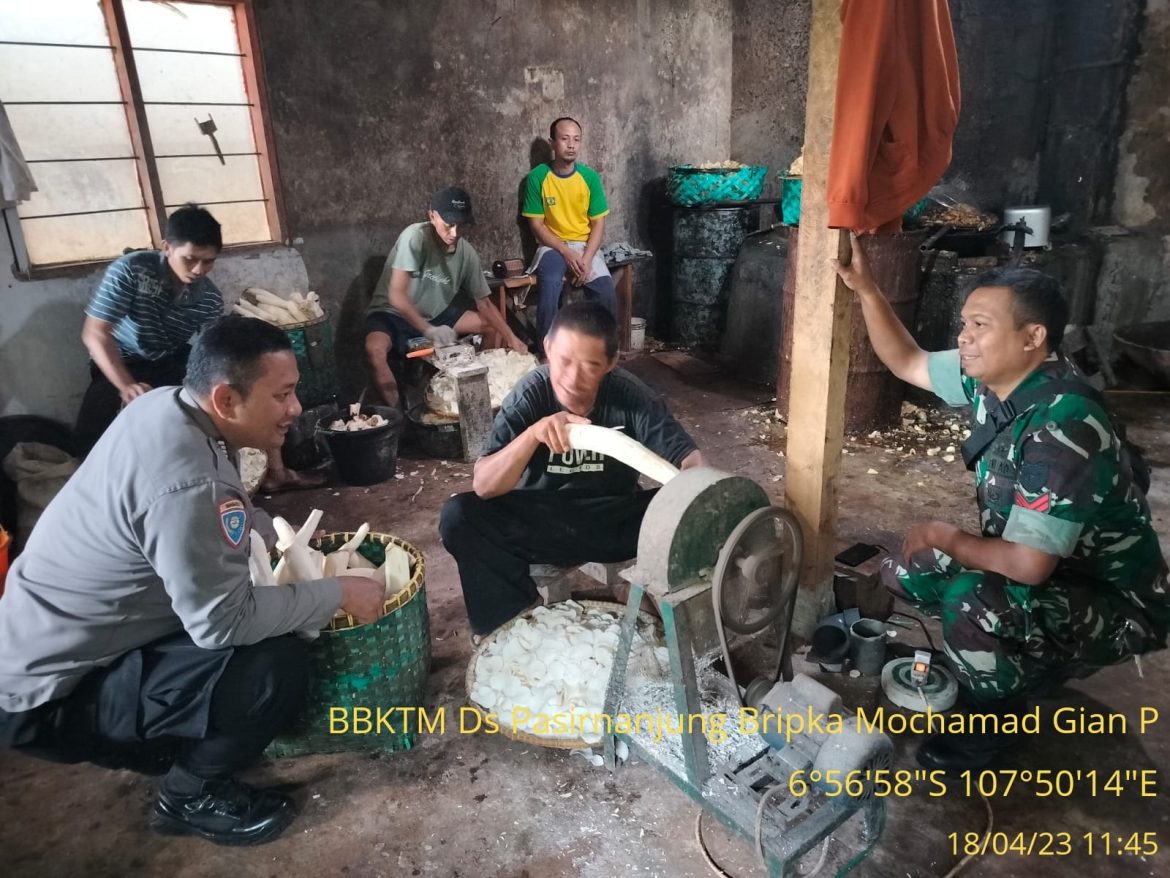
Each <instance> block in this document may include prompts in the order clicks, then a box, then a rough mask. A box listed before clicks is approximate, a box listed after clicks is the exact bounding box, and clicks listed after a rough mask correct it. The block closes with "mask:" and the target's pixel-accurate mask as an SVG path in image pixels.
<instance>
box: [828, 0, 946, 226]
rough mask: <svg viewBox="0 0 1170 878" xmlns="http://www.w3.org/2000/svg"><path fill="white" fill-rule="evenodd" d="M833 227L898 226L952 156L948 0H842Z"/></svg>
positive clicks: (830, 196)
mask: <svg viewBox="0 0 1170 878" xmlns="http://www.w3.org/2000/svg"><path fill="white" fill-rule="evenodd" d="M841 24H842V33H841V54H840V60H839V61H838V66H837V102H836V108H835V111H834V115H833V145H832V149H831V150H830V155H829V180H828V204H829V225H830V226H831V227H832V228H841V229H855V230H857V231H864V230H869V231H872V230H875V229H879V228H881V227H883V226H888V225H892V224H896V223H897V222H898V221H900V219H901V216H902V214H903V213H904V212H905V211H906V209H907V208H909V207H910V206H912V205H913V204H914V203H915V202H917V201H918V200H919V199H921V198H922V197H923V196H924V195H926V193H927V192H929V191H930V188H931V187H932V186H934V184H935V183H937V182H938V180H939V178H940V177H941V176H942V173H943V171H945V170H946V168H947V165H948V164H950V161H951V139H952V137H953V136H954V133H955V127H956V125H957V124H958V121H959V63H958V58H957V56H956V53H955V36H954V33H953V32H952V30H951V14H950V10H949V9H948V8H947V3H946V0H843V3H842V5H841Z"/></svg>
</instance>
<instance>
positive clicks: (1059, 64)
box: [731, 0, 1170, 226]
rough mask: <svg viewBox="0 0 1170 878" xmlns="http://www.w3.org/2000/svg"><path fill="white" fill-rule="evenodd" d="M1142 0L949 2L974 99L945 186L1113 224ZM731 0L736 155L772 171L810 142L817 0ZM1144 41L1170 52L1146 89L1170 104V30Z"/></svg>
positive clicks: (972, 196) (977, 198) (991, 203)
mask: <svg viewBox="0 0 1170 878" xmlns="http://www.w3.org/2000/svg"><path fill="white" fill-rule="evenodd" d="M1167 5H1170V0H1152V3H1151V6H1152V7H1165V6H1167ZM1141 6H1142V2H1141V0H1017V2H1013V3H1011V4H1001V3H990V2H987V0H950V8H951V18H952V23H953V25H954V29H955V41H956V45H957V49H958V56H959V69H960V78H961V86H962V102H963V105H962V113H961V115H960V121H959V128H958V131H957V132H956V133H955V140H954V157H953V160H952V162H951V166H950V168H949V169H948V171H947V173H946V175H945V176H944V178H943V180H942V183H943V185H944V187H947V188H948V189H949V191H950V192H951V194H953V195H954V196H955V197H957V198H960V199H961V200H964V201H970V202H971V203H974V204H977V205H980V206H982V207H985V208H988V209H991V210H999V209H1001V208H1002V207H1004V206H1005V205H1011V204H1029V203H1046V204H1051V205H1052V208H1053V214H1054V215H1059V214H1061V213H1064V212H1069V213H1070V214H1071V215H1072V216H1071V219H1072V221H1073V223H1074V224H1075V225H1078V226H1087V225H1091V224H1093V223H1097V222H1101V221H1104V220H1106V219H1107V218H1108V213H1109V205H1110V201H1111V197H1112V190H1113V175H1114V168H1115V167H1116V164H1117V150H1116V144H1117V139H1118V133H1119V131H1120V127H1121V125H1122V113H1123V111H1124V108H1125V101H1124V100H1122V99H1121V97H1122V96H1123V95H1124V94H1125V90H1126V87H1127V83H1128V81H1129V77H1130V74H1131V72H1132V70H1133V57H1134V53H1135V50H1136V35H1137V33H1138V29H1139V26H1140V24H1141V17H1140V12H1141ZM733 7H734V11H735V22H734V47H735V51H734V70H733V81H732V114H731V148H732V158H735V159H738V160H740V161H744V162H750V163H753V164H766V165H768V166H769V167H770V168H771V170H772V171H773V174H772V176H773V177H774V172H776V171H780V170H783V169H784V168H785V167H786V166H787V165H788V163H789V162H790V161H791V160H792V159H793V158H794V157H795V156H796V154H797V153H799V151H800V146H801V143H802V142H803V131H804V88H805V86H804V81H805V77H806V76H807V66H808V33H807V30H808V15H809V3H808V0H799V2H788V3H775V2H769V0H734V3H733ZM1155 20H1157V18H1156V17H1155V19H1154V20H1152V21H1151V25H1153V24H1154V21H1155ZM1163 26H1165V27H1168V28H1170V24H1168V23H1167V22H1166V21H1163ZM1159 34H1160V35H1159ZM1147 42H1148V43H1149V44H1150V45H1152V46H1158V47H1161V48H1160V49H1158V51H1160V52H1161V53H1162V54H1160V55H1158V58H1159V60H1158V61H1157V62H1156V64H1153V65H1152V69H1151V72H1150V74H1149V76H1148V84H1147V86H1146V89H1147V91H1149V93H1150V98H1151V100H1152V101H1153V102H1154V103H1156V104H1157V106H1161V104H1160V103H1157V102H1158V100H1160V99H1164V96H1165V87H1164V83H1165V82H1166V81H1167V79H1166V75H1165V74H1166V67H1167V65H1170V49H1168V48H1167V46H1168V45H1170V38H1168V37H1167V33H1166V32H1159V33H1156V34H1150V35H1148V37H1147ZM1156 113H1157V110H1156V107H1153V106H1152V107H1151V108H1150V115H1151V117H1152V118H1151V119H1150V120H1149V123H1150V124H1156V125H1160V126H1161V127H1157V128H1156V130H1154V131H1152V132H1151V137H1150V139H1155V138H1157V137H1158V136H1159V135H1161V136H1162V147H1163V149H1170V147H1167V146H1166V141H1165V137H1164V135H1165V131H1166V126H1167V125H1168V124H1170V123H1167V122H1166V119H1165V117H1164V116H1156ZM1135 136H1136V135H1135ZM1162 158H1164V156H1163V157H1162ZM1158 167H1159V169H1160V170H1159V171H1157V172H1153V171H1151V170H1150V169H1147V170H1146V171H1145V172H1144V173H1146V174H1149V173H1160V174H1163V175H1166V174H1170V172H1167V171H1165V168H1166V167H1170V164H1168V163H1167V162H1166V161H1164V160H1163V161H1161V164H1160V165H1159V166H1158Z"/></svg>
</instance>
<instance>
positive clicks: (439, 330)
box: [423, 326, 459, 348]
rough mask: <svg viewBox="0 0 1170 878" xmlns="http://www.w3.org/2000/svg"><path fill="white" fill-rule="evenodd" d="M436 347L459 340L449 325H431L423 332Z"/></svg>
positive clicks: (449, 344)
mask: <svg viewBox="0 0 1170 878" xmlns="http://www.w3.org/2000/svg"><path fill="white" fill-rule="evenodd" d="M423 334H424V335H425V336H426V337H427V338H428V339H430V341H431V343H432V344H433V345H434V346H435V347H437V348H446V347H450V346H451V345H453V344H457V343H458V342H459V336H457V335H456V334H455V330H454V329H452V328H451V327H450V326H432V327H430V328H429V329H427V331H426V332H425V333H423Z"/></svg>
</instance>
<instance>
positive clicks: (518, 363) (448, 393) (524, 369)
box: [426, 348, 536, 418]
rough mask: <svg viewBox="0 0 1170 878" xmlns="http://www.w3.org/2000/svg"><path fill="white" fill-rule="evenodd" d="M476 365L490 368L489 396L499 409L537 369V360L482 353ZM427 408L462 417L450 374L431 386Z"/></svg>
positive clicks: (513, 353) (442, 374)
mask: <svg viewBox="0 0 1170 878" xmlns="http://www.w3.org/2000/svg"><path fill="white" fill-rule="evenodd" d="M474 362H477V363H481V364H483V365H484V366H487V370H488V373H487V378H488V395H489V396H490V397H491V401H492V408H493V409H497V408H499V407H500V403H502V402H503V401H504V397H505V396H507V395H508V393H509V391H511V389H512V388H513V387H515V386H516V382H517V381H519V380H520V379H521V378H523V377H524V376H525V375H527V374H528V373H529V372H531V371H532V370H533V369H535V368H536V357H534V356H532V354H521V353H519V352H517V351H513V350H511V349H508V348H493V349H492V350H488V351H480V352H479V353H478V354H476V355H475V358H474ZM426 398H427V408H428V409H430V411H432V412H434V413H435V414H436V415H439V416H441V417H448V418H457V417H459V390H458V388H457V387H456V384H455V379H454V378H453V377H452V376H451V375H448V374H447V373H446V372H442V371H440V372H438V373H437V374H436V375H434V376H433V377H432V378H431V380H430V383H429V384H428V385H427V394H426Z"/></svg>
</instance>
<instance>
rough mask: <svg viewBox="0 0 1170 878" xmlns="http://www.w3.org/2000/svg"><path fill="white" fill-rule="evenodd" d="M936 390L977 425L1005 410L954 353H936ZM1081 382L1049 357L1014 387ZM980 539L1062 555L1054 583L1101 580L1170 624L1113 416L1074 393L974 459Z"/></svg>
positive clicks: (1168, 602) (1030, 416) (1015, 426)
mask: <svg viewBox="0 0 1170 878" xmlns="http://www.w3.org/2000/svg"><path fill="white" fill-rule="evenodd" d="M929 366H930V378H931V385H932V390H933V391H934V392H935V393H936V394H937V395H938V396H939V397H941V398H942V399H943V400H944V401H945V402H947V403H949V404H950V405H963V404H966V403H970V404H971V425H972V428H973V429H974V427H975V426H976V425H978V424H982V423H983V422H984V421H985V419H986V418H987V413H988V411H989V410H991V409H993V408H994V407H995V406H997V405H998V404H999V400H998V398H997V397H996V395H995V394H994V393H993V392H992V391H991V390H990V389H989V388H988V387H987V386H986V385H984V384H982V383H981V382H979V381H977V380H975V379H973V378H970V377H968V376H966V375H963V374H962V373H961V371H960V368H959V354H958V351H957V350H952V351H942V352H939V353H934V354H931V355H930V360H929ZM1079 377H1080V376H1079V375H1078V374H1077V372H1076V371H1075V369H1074V368H1073V367H1072V365H1071V364H1069V363H1068V362H1067V361H1065V360H1064V359H1062V358H1060V357H1058V356H1056V355H1052V356H1051V357H1049V358H1048V360H1047V361H1045V362H1044V363H1043V364H1041V365H1040V367H1039V368H1037V369H1036V371H1034V372H1033V373H1032V374H1031V375H1029V376H1028V377H1027V378H1025V379H1024V381H1023V382H1022V383H1021V384H1020V386H1019V388H1017V391H1018V390H1024V389H1029V388H1032V387H1034V386H1037V385H1039V384H1042V383H1044V382H1047V381H1052V380H1055V379H1070V378H1072V379H1076V378H1079ZM975 477H976V493H977V497H978V502H979V513H980V523H981V527H982V531H983V535H984V536H986V537H1000V538H1002V539H1004V540H1007V541H1009V542H1014V543H1020V544H1022V545H1026V546H1031V547H1032V548H1035V549H1038V550H1040V551H1042V552H1047V553H1049V554H1052V555H1057V556H1059V557H1060V559H1061V560H1060V562H1059V563H1058V564H1057V567H1056V570H1055V571H1054V572H1053V575H1052V579H1051V581H1052V583H1053V584H1068V585H1081V586H1083V585H1086V584H1095V583H1096V584H1101V585H1105V586H1107V587H1110V588H1112V589H1115V590H1116V591H1117V592H1119V593H1121V594H1122V595H1123V596H1124V597H1125V598H1126V599H1127V600H1129V601H1131V602H1132V603H1134V604H1136V605H1137V606H1139V607H1141V608H1143V609H1145V610H1146V611H1147V613H1148V614H1149V615H1150V616H1151V618H1152V619H1153V620H1155V621H1157V622H1158V623H1159V627H1161V628H1162V629H1163V631H1165V626H1166V625H1167V624H1170V595H1168V594H1167V586H1166V562H1165V561H1164V560H1163V558H1162V551H1161V548H1160V546H1159V545H1158V537H1157V534H1156V533H1155V532H1154V528H1153V524H1152V522H1151V520H1150V510H1149V506H1148V504H1147V503H1146V498H1145V496H1144V495H1143V494H1142V492H1141V490H1140V489H1139V488H1138V487H1137V486H1136V485H1134V483H1133V476H1132V470H1131V467H1130V462H1129V458H1128V454H1127V452H1126V451H1125V449H1124V447H1123V444H1122V442H1121V440H1120V439H1119V438H1118V436H1117V433H1116V431H1115V430H1114V427H1113V424H1112V422H1111V420H1110V418H1109V414H1108V413H1107V412H1106V411H1105V410H1104V409H1103V408H1102V407H1101V406H1100V405H1098V404H1097V403H1096V402H1094V401H1093V400H1091V399H1089V398H1087V397H1084V396H1079V395H1076V394H1070V393H1065V394H1060V395H1055V396H1053V398H1052V399H1051V400H1047V401H1044V402H1040V403H1037V404H1036V405H1035V406H1033V407H1032V408H1031V409H1029V410H1028V411H1025V412H1023V413H1022V414H1020V415H1019V416H1018V417H1017V418H1016V419H1015V421H1013V422H1012V424H1011V426H1010V427H1008V428H1007V429H1005V430H1003V431H1002V432H1001V433H1000V434H999V436H998V437H996V440H995V441H994V442H993V443H992V444H991V445H990V446H989V447H988V448H987V450H986V451H984V453H983V455H982V456H981V457H980V458H979V460H978V461H977V462H976V466H975Z"/></svg>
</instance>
